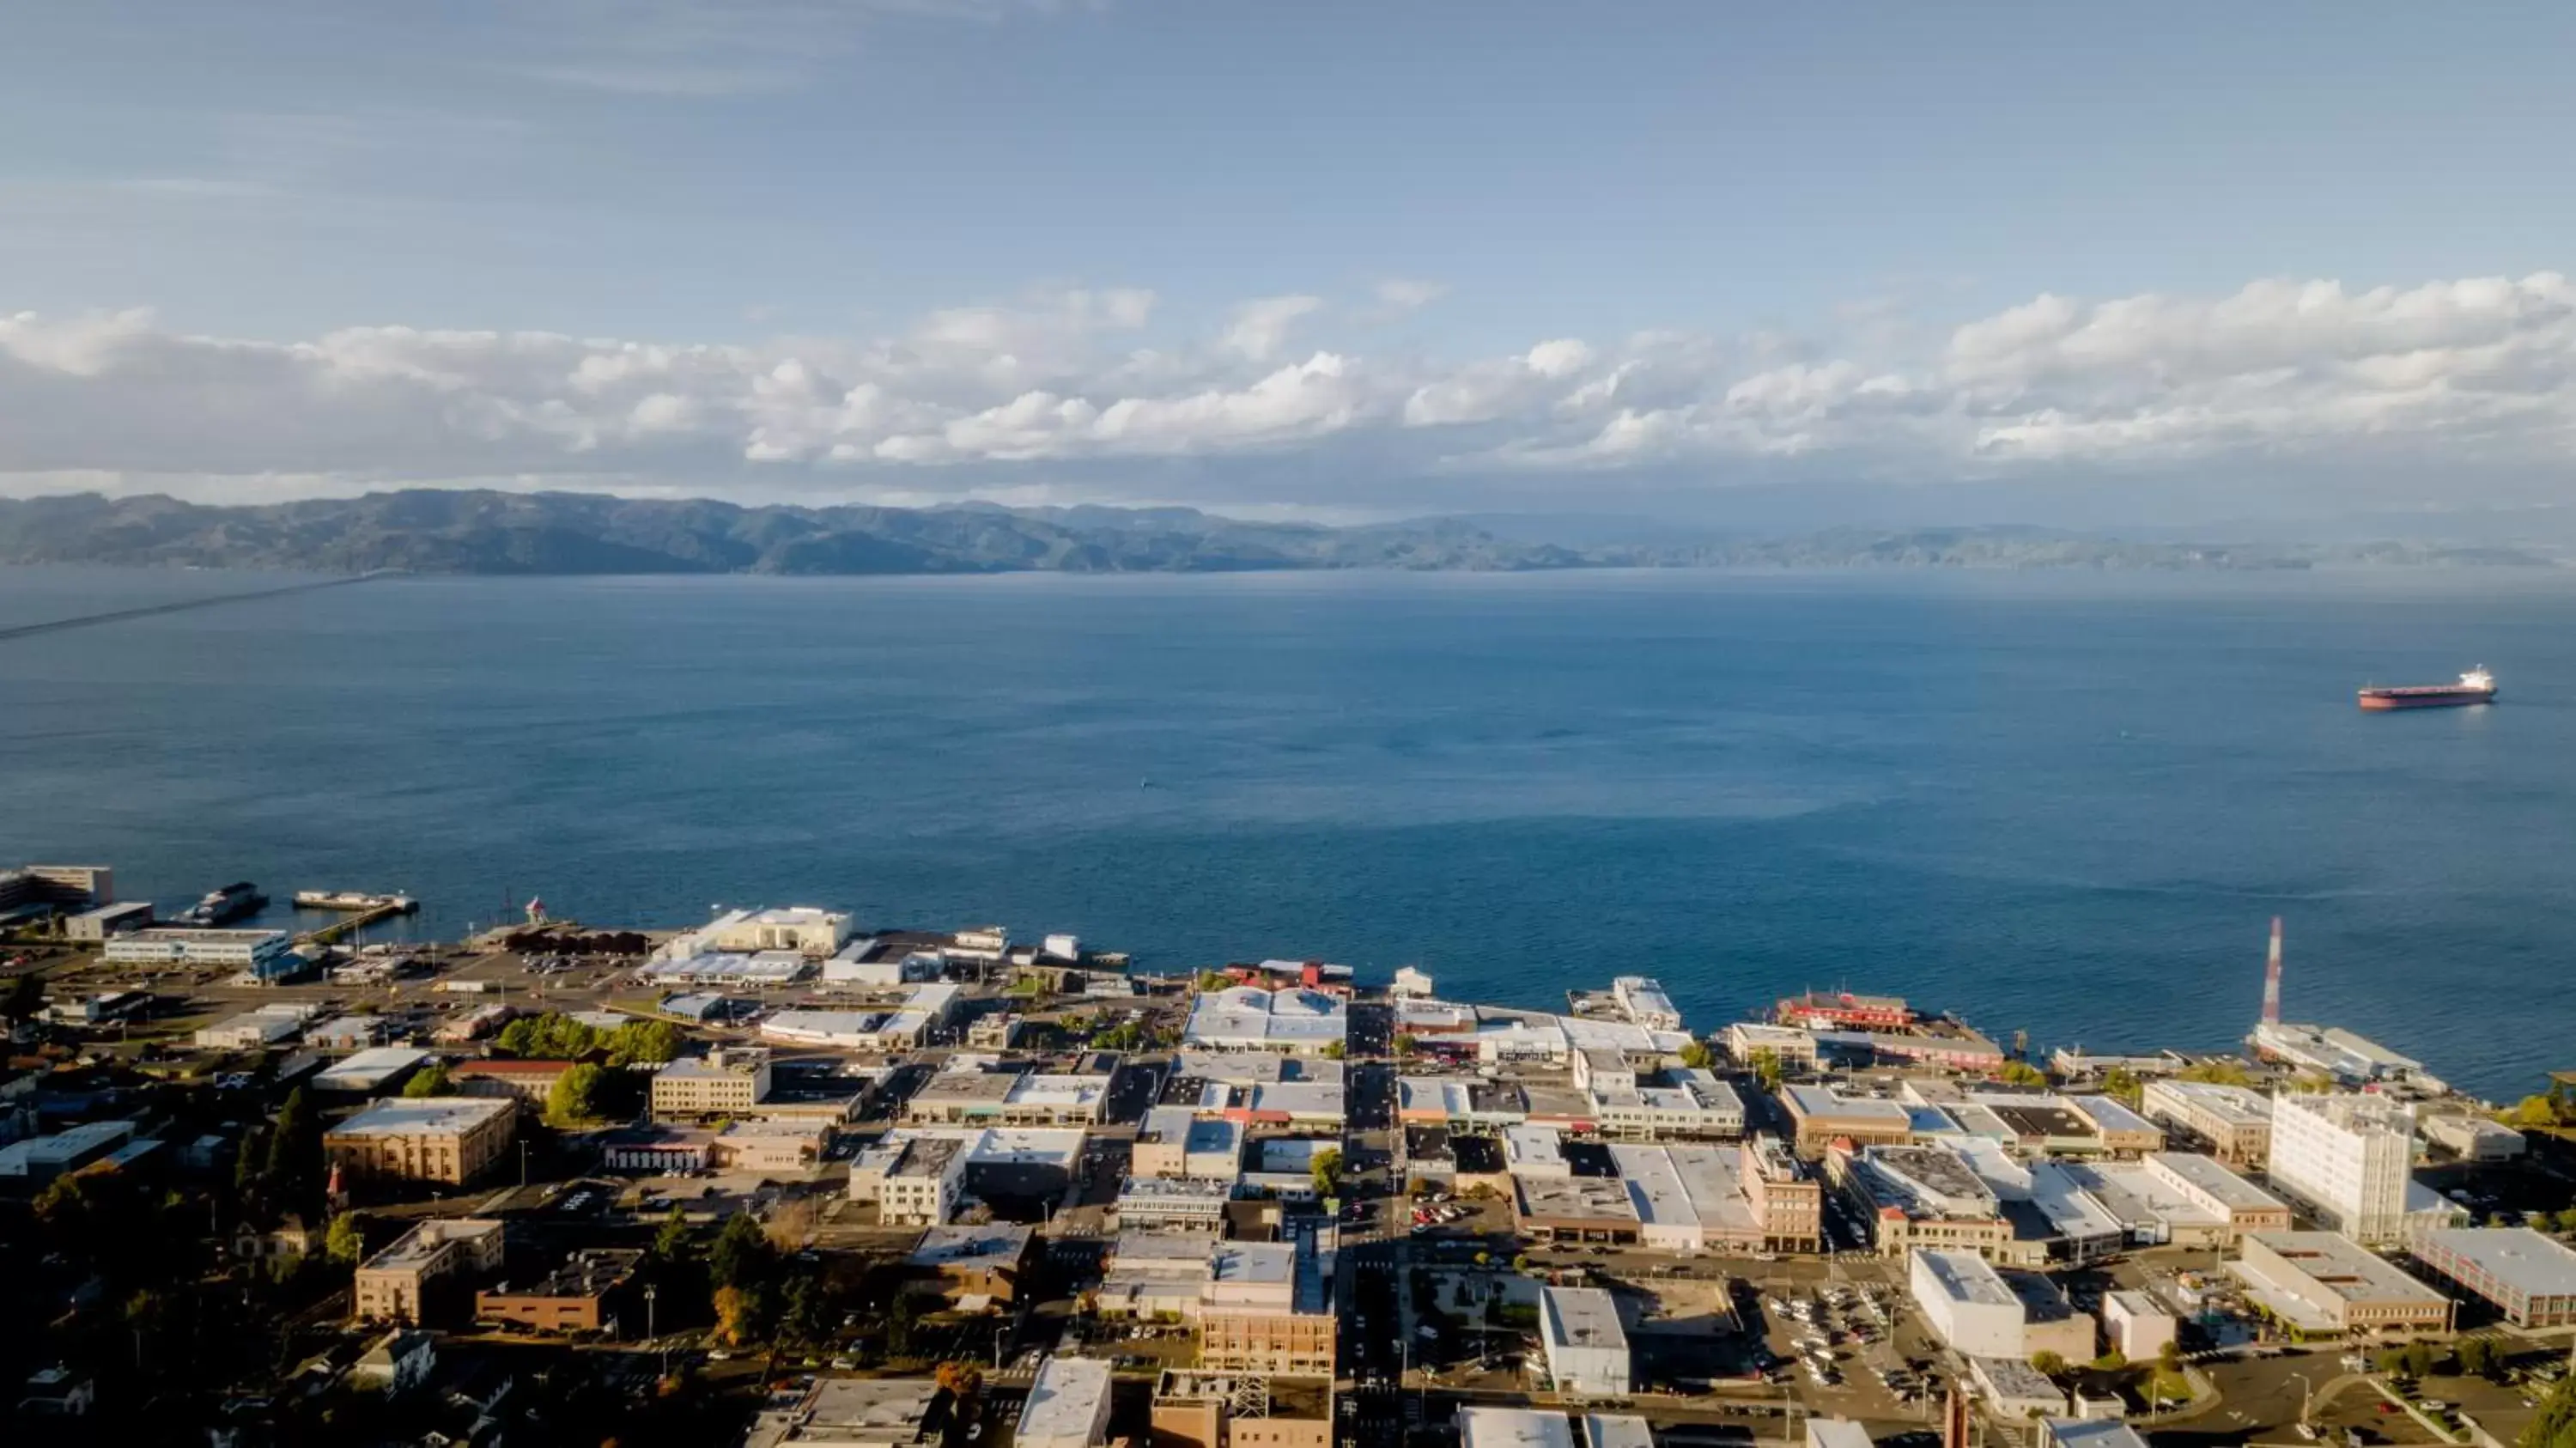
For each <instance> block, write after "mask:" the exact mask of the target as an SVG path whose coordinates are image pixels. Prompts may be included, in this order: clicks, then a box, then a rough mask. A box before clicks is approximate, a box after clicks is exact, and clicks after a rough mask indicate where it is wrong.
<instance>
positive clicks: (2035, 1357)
mask: <svg viewBox="0 0 2576 1448" xmlns="http://www.w3.org/2000/svg"><path fill="white" fill-rule="evenodd" d="M2030 1365H2031V1367H2032V1369H2033V1370H2034V1371H2036V1372H2038V1373H2039V1374H2040V1375H2041V1376H2043V1377H2051V1378H2054V1377H2061V1376H2063V1375H2064V1374H2065V1372H2066V1359H2065V1358H2064V1357H2062V1356H2060V1355H2058V1354H2057V1353H2054V1352H2051V1351H2049V1350H2048V1349H2046V1348H2042V1349H2040V1350H2039V1351H2038V1352H2035V1353H2032V1354H2031V1355H2030Z"/></svg>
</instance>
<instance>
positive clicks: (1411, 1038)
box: [1395, 1031, 1422, 1056]
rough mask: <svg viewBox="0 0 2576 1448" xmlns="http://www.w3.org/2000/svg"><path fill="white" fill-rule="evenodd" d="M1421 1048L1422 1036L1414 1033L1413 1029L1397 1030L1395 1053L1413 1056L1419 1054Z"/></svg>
mask: <svg viewBox="0 0 2576 1448" xmlns="http://www.w3.org/2000/svg"><path fill="white" fill-rule="evenodd" d="M1421 1050H1422V1038H1421V1037H1420V1036H1417V1035H1415V1034H1413V1033H1412V1032H1411V1031H1398V1032H1396V1034H1395V1054H1397V1055H1399V1056H1411V1055H1415V1054H1418V1053H1419V1052H1420V1051H1421Z"/></svg>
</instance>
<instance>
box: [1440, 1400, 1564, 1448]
mask: <svg viewBox="0 0 2576 1448" xmlns="http://www.w3.org/2000/svg"><path fill="white" fill-rule="evenodd" d="M1458 1444H1459V1448H1575V1442H1574V1420H1573V1419H1571V1418H1568V1417H1566V1416H1565V1415H1564V1414H1563V1413H1542V1412H1540V1411H1538V1410H1537V1409H1535V1408H1480V1407H1475V1406H1461V1407H1460V1408H1459V1409H1458Z"/></svg>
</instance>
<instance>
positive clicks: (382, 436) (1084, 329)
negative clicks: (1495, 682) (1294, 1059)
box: [0, 273, 2576, 507]
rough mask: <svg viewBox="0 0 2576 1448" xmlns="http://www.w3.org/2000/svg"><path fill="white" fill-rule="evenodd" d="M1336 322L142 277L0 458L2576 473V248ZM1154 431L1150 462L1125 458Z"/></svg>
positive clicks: (775, 469) (304, 463) (314, 465)
mask: <svg viewBox="0 0 2576 1448" xmlns="http://www.w3.org/2000/svg"><path fill="white" fill-rule="evenodd" d="M1386 295H1387V294H1386V291H1385V288H1384V287H1383V286H1381V287H1379V288H1376V289H1373V290H1372V292H1371V293H1370V296H1373V297H1375V298H1376V299H1378V300H1379V301H1384V300H1385V299H1386ZM1366 301H1367V298H1363V299H1362V303H1363V305H1365V304H1366ZM1335 321H1338V322H1339V323H1340V324H1341V326H1342V328H1343V329H1344V330H1349V329H1350V328H1351V327H1352V326H1354V325H1359V324H1360V323H1361V322H1363V321H1364V318H1363V317H1362V314H1360V313H1359V312H1357V311H1355V310H1352V309H1346V308H1342V307H1338V306H1336V307H1328V306H1327V305H1326V304H1325V303H1324V301H1323V300H1322V299H1321V298H1318V297H1315V296H1308V295H1302V294H1301V295H1296V296H1286V297H1269V298H1262V299H1257V300H1254V301H1250V302H1246V303H1244V304H1242V305H1241V306H1239V307H1236V308H1233V309H1231V310H1229V311H1228V312H1227V313H1226V314H1225V315H1224V316H1222V317H1221V318H1218V319H1215V320H1214V321H1213V322H1212V323H1211V324H1208V325H1206V326H1204V327H1203V328H1202V329H1197V330H1195V332H1194V330H1193V329H1192V328H1190V327H1189V326H1187V325H1186V324H1185V323H1184V322H1181V321H1176V320H1174V319H1169V318H1165V317H1163V316H1162V315H1161V314H1160V309H1159V308H1158V307H1157V305H1156V300H1155V297H1154V294H1153V293H1151V292H1149V291H1144V290H1141V289H1125V288H1120V289H1102V290H1071V291H1058V292H1046V293H1035V294H1031V295H1029V296H1027V297H1024V298H1021V299H1019V300H1018V301H1015V302H1012V303H1010V304H1007V305H976V306H963V307H953V308H945V309H939V310H934V311H931V312H928V313H926V314H925V315H923V316H922V317H920V318H919V319H918V320H917V321H915V322H912V323H910V324H908V325H904V326H899V327H895V328H893V329H890V330H888V331H887V332H885V333H883V334H882V335H876V336H853V337H823V338H813V337H781V338H776V339H772V340H769V341H765V342H759V343H748V344H711V343H689V342H684V341H656V340H648V339H635V340H626V339H593V338H580V337H573V336H567V335H561V334H556V333H539V332H499V331H459V330H443V329H438V328H432V327H412V326H379V327H357V328H347V329H343V330H339V331H334V332H330V333H326V334H323V335H321V336H317V337H313V338H310V339H308V340H300V341H285V342H275V341H256V340H248V339H241V338H230V337H212V336H202V335H194V334H190V333H186V332H182V331H178V330H175V329H172V328H170V327H167V326H165V325H163V324H161V323H160V322H159V321H157V320H156V319H155V318H154V316H153V315H152V314H151V313H150V312H148V311H141V310H133V311H119V312H112V313H101V314H95V315H84V316H68V317H49V316H40V315H37V314H33V313H23V312H22V313H17V314H14V315H8V314H0V489H5V490H7V491H34V490H37V489H40V488H44V489H52V488H56V487H58V486H60V483H59V480H60V479H63V478H66V477H85V476H102V477H105V476H119V475H127V474H131V475H149V476H154V477H162V476H194V477H200V478H210V479H217V480H221V479H232V480H234V483H233V487H234V489H235V491H237V492H238V493H239V494H240V495H242V496H275V495H277V494H278V493H280V492H281V491H287V492H291V491H294V490H297V489H303V490H306V491H315V492H329V491H346V490H349V489H351V488H354V487H358V486H366V485H375V484H382V483H390V482H399V481H405V480H432V481H436V480H451V479H458V478H468V477H471V478H489V477H494V476H512V475H526V476H529V477H542V478H546V479H550V480H558V481H559V480H562V479H565V478H575V479H579V478H590V479H593V480H594V481H595V482H596V483H597V484H598V485H600V486H615V487H619V488H624V489H629V490H634V491H650V492H666V493H687V492H706V493H717V494H722V493H726V492H728V491H731V492H735V493H740V494H745V495H749V494H754V493H760V494H774V493H778V492H786V491H800V490H802V491H815V490H835V489H837V490H841V491H846V492H858V491H862V490H868V489H875V490H880V491H884V490H897V491H901V492H903V493H904V494H905V495H907V496H911V495H915V494H920V495H932V496H936V495H942V494H952V495H953V494H954V493H956V492H960V491H965V490H969V489H972V490H976V491H983V492H991V491H994V490H997V489H1030V488H1039V489H1046V490H1050V491H1049V495H1050V496H1066V497H1078V496H1100V497H1112V498H1114V497H1122V496H1135V495H1136V494H1135V493H1134V492H1133V491H1132V489H1138V488H1144V487H1148V486H1150V487H1151V488H1152V489H1154V490H1155V494H1154V495H1155V496H1158V497H1162V498H1173V497H1184V498H1188V497H1195V498H1198V499H1199V500H1202V501H1209V502H1215V503H1220V504H1225V503H1233V504H1239V505H1247V506H1255V505H1263V504H1269V505H1277V506H1283V507H1285V506H1295V505H1298V504H1299V503H1301V502H1308V501H1312V498H1311V497H1310V496H1308V494H1307V493H1306V492H1304V491H1301V490H1306V489H1312V488H1317V487H1328V488H1331V489H1335V490H1338V492H1337V496H1347V495H1350V494H1354V493H1365V492H1368V491H1370V490H1375V492H1376V493H1378V494H1379V495H1381V496H1384V497H1387V498H1389V499H1397V498H1401V497H1404V496H1407V495H1408V493H1409V492H1412V491H1422V490H1425V489H1436V488H1437V487H1439V486H1441V484H1440V482H1439V480H1440V479H1443V478H1447V479H1453V480H1454V479H1457V478H1460V477H1467V476H1486V477H1491V476H1494V475H1497V474H1501V473H1511V474H1514V475H1516V476H1517V477H1518V478H1520V479H1522V480H1524V482H1526V481H1527V480H1530V479H1544V478H1545V477H1546V476H1547V475H1549V474H1551V473H1560V474H1564V475H1567V476H1568V477H1569V478H1572V477H1587V478H1597V477H1599V476H1600V475H1602V474H1608V473H1620V472H1636V473H1638V474H1639V475H1640V476H1649V475H1651V476H1656V477H1662V478H1665V479H1666V482H1665V483H1664V484H1663V485H1665V486H1673V485H1676V484H1674V483H1673V482H1672V481H1671V479H1673V478H1681V479H1685V480H1701V481H1704V482H1705V483H1706V484H1711V485H1714V484H1722V483H1724V482H1726V481H1727V480H1729V479H1730V478H1732V477H1735V476H1750V475H1760V476H1766V477H1776V476H1779V475H1780V470H1781V469H1783V468H1786V469H1791V470H1793V473H1794V470H1795V469H1798V468H1811V469H1818V470H1829V471H1830V472H1831V474H1832V475H1834V476H1842V477H1852V476H1865V477H1881V478H1886V479H1891V480H1925V481H1939V480H1944V479H1955V478H1962V477H1990V476H1998V475H2004V476H2011V475H2028V476H2033V477H2045V476H2054V475H2057V474H2060V473H2065V472H2068V471H2070V470H2077V469H2082V470H2094V471H2098V470H2100V469H2102V468H2105V467H2110V468H2117V469H2123V470H2126V471H2127V472H2129V473H2130V474H2133V475H2135V476H2139V477H2143V478H2147V479H2150V480H2151V479H2152V478H2153V477H2155V476H2158V475H2159V474H2158V470H2159V469H2162V470H2165V471H2166V472H2167V473H2175V471H2176V470H2179V469H2186V468H2195V467H2201V466H2202V465H2205V464H2207V463H2209V462H2211V461H2213V460H2227V461H2234V462H2242V463H2244V464H2247V465H2249V466H2253V467H2257V468H2266V467H2286V466H2301V467H2313V468H2317V469H2322V470H2326V471H2332V470H2334V469H2337V468H2340V467H2344V466H2347V465H2358V464H2384V463H2387V462H2388V461H2390V460H2392V459H2397V460H2424V461H2428V462H2435V463H2438V464H2440V465H2441V466H2440V468H2439V470H2438V471H2433V470H2428V472H2427V474H2426V476H2427V477H2428V479H2431V480H2432V481H2428V482H2427V484H2426V487H2427V489H2428V490H2429V491H2433V492H2436V493H2438V492H2440V491H2441V490H2443V489H2445V488H2449V487H2452V486H2455V485H2456V483H2457V479H2458V478H2459V477H2461V476H2463V473H2462V470H2464V469H2465V470H2474V469H2478V468H2499V469H2521V470H2523V471H2524V473H2525V474H2526V475H2527V474H2530V473H2531V472H2532V471H2533V470H2540V471H2542V472H2545V473H2546V475H2548V476H2556V475H2557V472H2558V470H2560V469H2563V467H2564V464H2565V459H2566V457H2567V455H2568V445H2569V440H2570V438H2571V436H2576V286H2571V284H2570V283H2569V282H2568V280H2567V279H2566V278H2564V277H2561V276H2559V275H2557V274H2555V273H2540V274H2536V275H2533V276H2529V277H2524V278H2521V279H2519V280H2509V279H2500V278H2476V279H2466V280H2456V281H2441V282H2431V283H2426V284H2422V285H2418V286H2413V287H2406V288H2396V287H2380V288H2373V289H2365V290H2353V289H2348V288H2346V287H2344V286H2342V285H2339V284H2337V283H2334V282H2331V281H2310V282H2300V281H2262V282H2256V283H2253V284H2251V285H2248V286H2246V287H2244V288H2241V289H2239V290H2237V291H2235V292H2233V293H2230V294H2228V295H2224V296H2216V297H2178V296H2164V295H2158V294H2141V295H2137V296H2131V297H2123V298H2113V299H2108V300H2100V301H2081V300H2077V299H2072V298H2062V297H2054V296H2041V297H2037V298H2034V299H2032V300H2031V301H2028V302H2026V303H2023V304H2021V305H2018V306H2014V307H2010V308H2007V309H2004V310H2001V311H1998V312H1995V313H1993V314H1991V315H1988V316H1983V317H1978V318H1974V319H1971V320H1968V321H1966V322H1964V323H1961V324H1958V325H1955V326H1951V327H1948V328H1946V329H1944V328H1940V327H1937V326H1930V325H1925V326H1917V327H1911V328H1906V329H1897V330H1900V331H1905V332H1910V333H1913V334H1918V335H1925V336H1930V337H1932V338H1934V339H1936V340H1935V341H1934V342H1933V343H1931V344H1930V345H1928V346H1925V347H1923V348H1921V349H1918V350H1916V351H1915V352H1913V353H1911V354H1907V353H1905V352H1903V351H1901V350H1898V349H1878V348H1874V347H1872V346H1869V345H1853V346H1848V347H1834V346H1829V345H1825V344H1823V343H1820V342H1817V341H1813V340H1801V339H1798V338H1795V337H1788V336H1779V335H1765V336H1756V337H1742V338H1730V337H1725V336H1718V335H1711V334H1706V333H1697V332H1691V331H1688V330H1682V329H1667V330H1662V331H1655V332H1646V333H1639V334H1636V335H1633V336H1629V337H1626V338H1623V339H1620V340H1616V341H1599V340H1577V339H1573V338H1552V339H1540V340H1534V341H1532V342H1529V343H1528V344H1526V345H1524V346H1522V347H1520V348H1519V349H1517V350H1499V351H1498V352H1497V353H1495V354H1494V355H1487V356H1474V357H1464V358H1451V359H1442V358H1429V357H1423V356H1417V355H1411V354H1404V353H1397V354H1387V355H1376V354H1372V353H1371V352H1370V351H1369V350H1367V349H1366V348H1364V347H1355V346H1351V345H1349V339H1347V338H1338V339H1331V340H1330V341H1329V343H1327V344H1325V345H1308V344H1300V345H1298V346H1297V347H1296V348H1295V349H1294V350H1291V347H1290V341H1291V337H1292V335H1294V334H1296V333H1297V332H1299V331H1301V330H1303V329H1324V330H1329V325H1328V324H1330V323H1333V322H1335ZM1891 334H1892V333H1891ZM1874 335H1878V334H1874ZM1299 356H1302V357H1303V360H1291V359H1294V358H1297V357H1299ZM1327 462H1328V463H1329V466H1325V465H1324V464H1325V463H1327ZM1147 465H1150V468H1151V472H1150V477H1151V482H1150V484H1148V483H1142V482H1135V481H1133V479H1132V478H1130V477H1128V476H1127V475H1126V474H1127V473H1131V472H1132V471H1133V469H1134V468H1136V467H1143V466H1147ZM1122 469H1124V470H1125V471H1123V472H1122ZM1658 470H1660V471H1658ZM1676 470H1680V471H1676ZM1139 476H1144V475H1139ZM210 486H215V485H212V484H210ZM1516 486H1519V484H1516ZM1569 486H1580V485H1579V484H1569ZM1122 489H1130V490H1131V491H1125V492H1122V491H1121V490H1122ZM1444 496H1449V497H1451V498H1452V500H1453V501H1454V494H1453V495H1444Z"/></svg>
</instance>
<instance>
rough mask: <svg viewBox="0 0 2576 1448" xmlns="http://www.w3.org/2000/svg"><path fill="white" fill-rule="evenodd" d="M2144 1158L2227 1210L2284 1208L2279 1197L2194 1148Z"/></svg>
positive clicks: (2162, 1152)
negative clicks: (2202, 1192)
mask: <svg viewBox="0 0 2576 1448" xmlns="http://www.w3.org/2000/svg"><path fill="white" fill-rule="evenodd" d="M2147 1160H2149V1161H2151V1162H2154V1163H2155V1164H2156V1165H2158V1166H2161V1167H2163V1168H2164V1169H2165V1170H2167V1171H2169V1172H2172V1173H2173V1174H2174V1176H2175V1177H2177V1178H2178V1179H2180V1180H2182V1181H2187V1182H2189V1183H2191V1184H2192V1185H2193V1186H2195V1187H2198V1188H2200V1189H2201V1190H2202V1191H2204V1192H2207V1193H2209V1194H2210V1195H2211V1196H2212V1197H2215V1198H2217V1199H2218V1200H2219V1201H2220V1202H2221V1203H2224V1204H2225V1205H2226V1206H2227V1208H2228V1209H2229V1210H2230V1211H2263V1210H2285V1209H2286V1207H2285V1204H2284V1203H2283V1202H2282V1201H2281V1199H2280V1198H2279V1197H2276V1196H2274V1195H2272V1194H2271V1193H2270V1192H2267V1191H2265V1190H2263V1189H2262V1188H2261V1187H2258V1186H2256V1185H2254V1184H2253V1183H2252V1182H2250V1181H2247V1180H2246V1179H2245V1178H2243V1177H2241V1176H2238V1175H2237V1174H2236V1173H2234V1172H2232V1171H2229V1170H2228V1169H2227V1167H2226V1166H2225V1165H2224V1164H2223V1163H2221V1162H2219V1161H2218V1160H2216V1159H2215V1158H2212V1157H2207V1156H2203V1155H2201V1154H2200V1153H2199V1152H2196V1151H2159V1152H2154V1153H2151V1154H2150V1155H2149V1156H2148V1157H2147Z"/></svg>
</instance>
